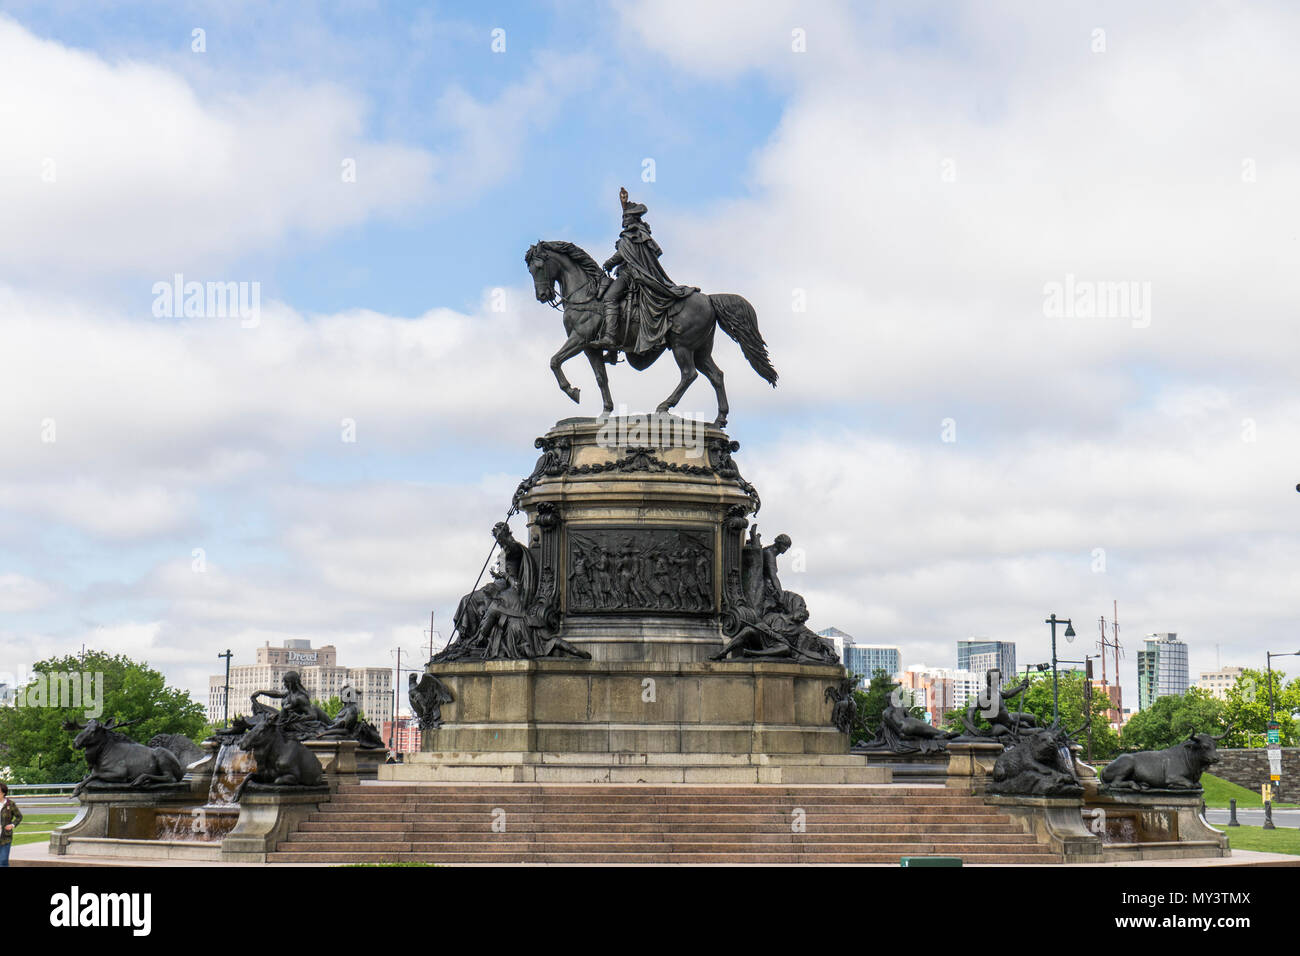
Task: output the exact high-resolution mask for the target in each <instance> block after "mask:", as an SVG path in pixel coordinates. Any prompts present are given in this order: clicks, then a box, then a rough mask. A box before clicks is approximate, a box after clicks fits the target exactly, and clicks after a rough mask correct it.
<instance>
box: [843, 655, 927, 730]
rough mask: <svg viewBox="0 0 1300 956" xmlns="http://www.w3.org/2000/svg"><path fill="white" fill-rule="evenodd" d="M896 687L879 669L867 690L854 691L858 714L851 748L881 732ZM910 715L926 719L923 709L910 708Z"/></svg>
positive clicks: (890, 678) (872, 677) (873, 675)
mask: <svg viewBox="0 0 1300 956" xmlns="http://www.w3.org/2000/svg"><path fill="white" fill-rule="evenodd" d="M894 686H895V685H894V680H893V678H892V677H890V676H889V675H888V674H887V673H885V671H883V670H881V669H880V668H877V669H876V671H875V673H874V674H872V675H871V683H869V684H868V685H867V689H866V690H854V692H853V696H854V698H855V699H856V700H857V702H858V714H857V717H856V718H855V719H854V721H853V733H852V734H851V735H850V737H851V739H850V741H849V744H850V746H852V745H853V744H856V743H858V742H859V741H861V740H870V739H871V738H873V737H875V736H876V732H877V731H878V730H880V716H881V714H883V713H884V712H885V708H886V707H888V706H889V698H890V695H891V694H892V693H893V690H894ZM908 713H909V714H911V715H912V716H913V717H919V718H924V717H925V709H924V708H922V707H910V708H908Z"/></svg>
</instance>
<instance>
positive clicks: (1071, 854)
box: [984, 794, 1104, 863]
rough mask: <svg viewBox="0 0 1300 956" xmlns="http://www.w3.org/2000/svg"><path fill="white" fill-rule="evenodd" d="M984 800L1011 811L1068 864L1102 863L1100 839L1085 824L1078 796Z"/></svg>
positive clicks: (1012, 815) (1026, 828)
mask: <svg viewBox="0 0 1300 956" xmlns="http://www.w3.org/2000/svg"><path fill="white" fill-rule="evenodd" d="M984 802H985V803H987V804H990V805H991V806H995V807H998V808H1000V809H1001V810H1003V811H1004V812H1005V813H1008V814H1009V815H1010V816H1011V818H1012V819H1013V820H1015V821H1016V822H1018V823H1019V824H1020V826H1021V827H1023V828H1024V831H1025V832H1026V833H1032V834H1034V835H1035V836H1036V837H1037V838H1038V842H1039V843H1046V844H1049V845H1051V846H1052V847H1053V848H1054V849H1056V850H1057V851H1058V852H1059V853H1060V854H1061V855H1062V856H1063V857H1064V859H1065V862H1066V863H1101V862H1103V860H1104V857H1103V855H1102V842H1101V838H1100V837H1099V836H1097V834H1095V833H1091V832H1089V830H1088V828H1087V827H1086V826H1084V820H1083V814H1082V810H1083V800H1082V799H1080V798H1079V797H1031V796H1002V795H998V794H989V795H988V796H986V797H985V798H984Z"/></svg>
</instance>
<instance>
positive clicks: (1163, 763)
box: [1101, 727, 1232, 790]
mask: <svg viewBox="0 0 1300 956" xmlns="http://www.w3.org/2000/svg"><path fill="white" fill-rule="evenodd" d="M1231 731H1232V728H1231V727H1229V728H1228V729H1227V730H1225V731H1224V732H1223V733H1221V734H1220V735H1219V736H1217V737H1212V736H1210V735H1209V734H1191V735H1189V736H1188V738H1187V739H1186V740H1184V741H1182V742H1181V743H1179V744H1176V745H1174V746H1173V747H1166V748H1165V749H1164V750H1143V751H1141V752H1140V753H1135V754H1120V755H1119V756H1118V757H1116V758H1115V759H1114V760H1112V761H1111V762H1110V763H1108V764H1107V765H1106V766H1105V768H1104V769H1103V770H1102V771H1101V780H1102V783H1104V784H1105V785H1106V788H1107V789H1109V790H1200V789H1201V774H1203V773H1204V772H1205V771H1206V770H1207V769H1209V768H1210V767H1212V766H1213V765H1214V764H1216V763H1218V762H1219V747H1218V743H1219V741H1220V740H1222V739H1223V738H1224V737H1226V736H1227V735H1228V734H1229V733H1230V732H1231Z"/></svg>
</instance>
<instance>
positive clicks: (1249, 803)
mask: <svg viewBox="0 0 1300 956" xmlns="http://www.w3.org/2000/svg"><path fill="white" fill-rule="evenodd" d="M1201 786H1202V787H1204V788H1205V805H1206V806H1207V807H1223V808H1224V809H1225V810H1226V809H1227V807H1228V801H1229V800H1231V799H1233V798H1236V800H1237V809H1238V810H1245V809H1248V808H1250V807H1254V808H1255V809H1257V810H1259V809H1262V808H1263V806H1264V801H1263V800H1261V799H1260V796H1259V793H1258V792H1257V791H1255V790H1247V789H1246V788H1245V787H1242V786H1238V785H1237V784H1235V783H1232V782H1230V781H1227V780H1224V779H1223V778H1222V777H1216V776H1215V775H1214V774H1212V773H1203V774H1201ZM1273 806H1274V807H1294V806H1296V804H1294V803H1274V804H1273Z"/></svg>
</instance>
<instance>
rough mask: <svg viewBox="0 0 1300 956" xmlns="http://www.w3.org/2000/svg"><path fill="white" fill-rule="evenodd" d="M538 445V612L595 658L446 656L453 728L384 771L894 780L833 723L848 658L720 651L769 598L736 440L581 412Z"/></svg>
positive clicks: (534, 496) (520, 502)
mask: <svg viewBox="0 0 1300 956" xmlns="http://www.w3.org/2000/svg"><path fill="white" fill-rule="evenodd" d="M536 444H537V447H538V448H539V449H541V451H542V456H541V458H540V459H539V460H538V461H537V464H536V466H535V468H534V470H533V473H532V474H531V475H529V476H528V477H527V478H526V479H524V481H523V482H521V483H520V485H519V488H518V490H517V491H516V493H515V497H514V505H515V507H517V508H519V509H520V510H521V511H523V512H524V513H525V514H526V515H527V520H528V540H527V546H528V547H529V549H530V550H531V551H532V553H533V559H534V560H535V562H536V568H537V572H536V573H537V576H538V580H539V585H538V588H537V593H538V598H537V600H538V607H539V608H540V613H538V612H537V611H536V610H535V611H534V614H533V616H532V618H531V619H532V620H537V619H541V620H545V621H546V622H547V623H548V625H549V627H550V631H551V633H553V634H555V635H558V636H559V637H561V638H562V639H563V640H564V641H566V642H568V643H569V644H570V645H572V646H574V647H576V648H579V649H581V650H583V651H586V652H587V653H589V654H590V655H591V660H580V659H575V658H572V657H568V658H565V657H550V658H545V659H540V660H500V661H489V662H482V661H460V662H455V663H433V664H432V665H431V667H430V670H431V671H432V672H433V673H435V674H436V675H437V676H438V678H439V679H440V680H441V681H442V682H443V684H445V685H446V687H447V688H448V689H449V690H450V691H451V694H452V696H453V698H454V699H453V701H452V702H451V703H450V704H446V705H444V706H443V707H442V720H443V725H442V727H441V728H440V729H437V730H430V731H426V732H425V734H424V736H423V740H422V747H421V751H422V752H421V753H420V754H418V755H412V756H411V757H410V758H408V759H407V760H406V761H405V762H404V763H403V764H397V765H388V766H385V767H381V768H379V778H380V779H381V780H509V781H525V780H528V781H536V780H557V781H558V780H563V781H567V782H583V781H586V782H608V781H612V780H628V781H629V782H635V781H638V780H642V781H646V782H651V781H654V782H660V781H665V782H672V781H679V782H684V781H687V780H690V781H692V782H732V781H734V782H738V783H739V782H758V781H763V780H771V781H773V782H780V781H785V782H796V781H798V782H808V783H843V782H877V783H879V782H885V781H887V780H888V779H889V772H888V770H886V769H878V768H874V767H873V768H870V770H868V766H867V759H868V758H866V757H865V756H862V755H857V754H853V755H850V754H849V753H848V737H847V736H846V735H845V734H842V733H840V732H839V731H838V730H836V729H835V727H834V726H833V725H832V724H831V711H832V701H831V700H830V699H829V698H828V696H827V692H828V690H830V689H832V688H835V687H837V686H838V685H839V683H840V682H841V681H843V680H844V679H845V678H846V677H847V672H846V671H845V670H844V668H843V667H842V666H840V665H839V664H805V663H796V662H794V661H791V660H777V659H773V658H747V659H738V660H736V659H733V660H727V661H712V660H710V658H711V657H713V656H715V655H717V654H718V653H719V652H720V651H722V649H723V648H724V647H725V646H726V644H727V642H728V641H729V640H730V638H731V637H732V636H734V635H735V634H736V633H738V632H739V631H740V629H741V620H740V614H739V613H738V612H740V611H747V610H749V609H752V608H755V607H757V608H760V609H761V608H763V607H764V606H765V605H764V603H763V602H764V600H766V599H767V598H766V597H765V595H764V592H763V590H762V589H763V582H764V579H763V570H762V561H763V557H762V550H761V547H760V545H759V544H758V543H757V542H747V540H746V537H745V531H746V529H747V528H748V526H749V518H748V517H747V516H749V515H751V514H753V513H754V512H756V511H757V509H758V507H759V500H758V494H757V492H756V491H755V489H754V488H753V487H752V486H751V485H749V484H748V483H747V482H746V481H745V480H744V478H742V477H741V475H740V472H739V470H738V468H737V466H736V463H735V462H734V461H733V459H732V454H733V452H735V451H737V450H738V449H739V447H740V446H739V444H738V443H736V442H733V441H732V440H731V439H730V438H729V437H728V436H727V435H726V434H725V433H724V432H723V431H722V430H721V429H719V428H715V427H714V426H712V425H708V424H705V423H702V422H694V421H685V420H682V419H679V418H676V417H673V416H649V417H640V418H638V417H636V416H632V417H628V418H623V419H619V418H612V419H608V420H603V421H602V420H598V419H590V418H574V419H565V420H564V421H561V422H559V423H558V424H556V425H555V427H554V428H552V429H551V430H550V431H548V432H547V433H546V435H544V436H542V437H541V438H539V439H537V442H536ZM780 530H784V529H775V528H774V529H769V539H774V538H775V537H776V533H777V532H778V531H780ZM796 530H797V529H796ZM521 543H522V539H521ZM787 583H793V582H787ZM752 619H757V618H756V617H755V618H752ZM813 640H814V642H815V641H816V639H815V638H813Z"/></svg>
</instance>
